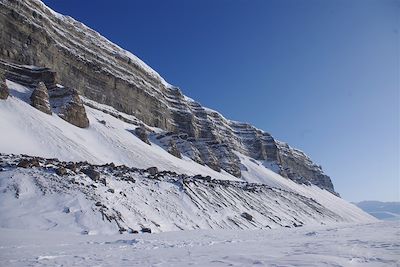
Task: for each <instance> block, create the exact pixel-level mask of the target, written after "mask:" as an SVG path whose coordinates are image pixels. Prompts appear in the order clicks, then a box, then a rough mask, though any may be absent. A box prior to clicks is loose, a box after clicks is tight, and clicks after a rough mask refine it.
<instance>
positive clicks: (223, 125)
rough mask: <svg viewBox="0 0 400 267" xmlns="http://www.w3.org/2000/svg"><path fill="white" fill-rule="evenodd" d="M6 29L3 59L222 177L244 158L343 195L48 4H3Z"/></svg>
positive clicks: (291, 156)
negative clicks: (154, 133) (39, 72)
mask: <svg viewBox="0 0 400 267" xmlns="http://www.w3.org/2000/svg"><path fill="white" fill-rule="evenodd" d="M0 23H1V25H2V26H3V27H2V31H0V37H1V42H0V52H1V53H0V59H3V60H4V61H7V62H13V63H17V64H22V65H34V66H40V67H47V68H50V69H51V70H52V71H53V75H55V76H54V77H51V75H52V72H48V73H46V77H45V81H44V82H45V83H46V85H47V87H48V88H51V87H53V86H54V83H60V84H63V85H64V86H66V87H69V88H73V89H76V90H77V91H79V92H80V93H81V94H82V95H83V96H85V97H87V98H88V99H90V100H93V101H96V102H97V103H102V104H106V105H108V106H111V107H113V108H114V109H116V110H118V111H120V112H123V113H126V114H129V115H133V116H135V117H136V118H137V119H139V120H140V121H142V122H143V123H145V124H146V125H149V126H153V127H157V128H161V129H163V130H165V131H167V132H168V138H167V140H165V142H167V144H168V143H169V142H170V141H171V140H172V141H173V142H174V143H177V145H178V148H180V150H182V151H181V153H183V154H185V155H186V156H188V157H190V158H191V159H193V160H195V161H197V162H200V163H201V164H205V165H207V166H209V167H211V168H213V169H214V170H217V171H220V170H224V171H226V172H228V173H230V174H232V175H234V176H236V177H241V176H242V168H241V165H240V159H239V158H238V156H237V155H236V152H240V153H241V154H243V155H246V156H249V157H251V158H253V159H256V160H263V161H265V162H266V165H268V166H273V168H272V169H273V170H274V171H275V172H277V173H279V174H280V175H282V176H284V177H288V178H289V179H292V180H294V181H296V182H298V183H306V184H307V183H311V184H315V185H317V186H319V187H321V188H324V189H327V190H328V191H330V192H333V193H335V190H334V187H333V184H332V182H331V179H330V178H329V177H328V176H327V175H326V174H324V172H323V171H322V169H321V167H320V166H319V165H317V164H315V163H314V162H312V161H311V159H310V158H309V157H307V155H305V154H304V153H303V152H301V151H299V150H296V149H293V148H291V147H290V146H289V145H287V144H286V143H283V142H280V141H278V140H276V139H275V138H273V137H272V136H271V135H270V134H269V133H267V132H264V131H262V130H260V129H257V128H255V127H253V126H252V125H249V124H247V123H241V122H235V121H231V120H228V119H226V118H224V117H223V116H222V115H221V114H219V113H218V112H216V111H214V110H210V109H208V108H205V107H203V106H201V105H200V104H199V103H197V102H196V101H194V100H192V99H190V98H188V97H186V96H184V95H183V94H182V92H181V90H180V89H179V88H177V87H175V86H172V85H170V84H168V83H167V82H166V81H165V80H164V79H163V78H162V77H160V75H158V74H157V73H156V72H155V71H154V70H152V69H151V68H150V67H149V66H147V65H146V64H145V63H144V62H142V61H141V60H140V59H138V58H137V57H135V56H134V55H133V54H131V53H130V52H128V51H125V50H124V49H122V48H120V47H118V46H117V45H115V44H113V43H112V42H110V41H109V40H107V39H106V38H104V37H103V36H101V35H100V34H99V33H97V32H95V31H94V30H92V29H90V28H88V27H86V26H85V25H83V24H82V23H80V22H78V21H76V20H74V19H73V18H71V17H67V16H63V15H61V14H58V13H56V12H54V11H52V10H51V9H49V8H48V7H46V6H45V5H44V4H43V3H42V2H40V1H38V0H23V1H22V0H15V1H0ZM134 32H135V31H134V29H132V31H131V32H130V34H134ZM267 101H272V100H268V99H266V102H267ZM266 119H267V118H266Z"/></svg>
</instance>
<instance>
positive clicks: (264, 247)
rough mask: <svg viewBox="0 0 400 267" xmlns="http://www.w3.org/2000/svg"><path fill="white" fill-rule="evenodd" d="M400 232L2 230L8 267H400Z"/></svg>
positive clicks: (395, 227) (365, 228)
mask: <svg viewBox="0 0 400 267" xmlns="http://www.w3.org/2000/svg"><path fill="white" fill-rule="evenodd" d="M399 235H400V225H399V224H398V223H393V222H391V223H388V222H385V223H372V224H358V225H340V226H339V225H335V226H330V227H327V226H325V227H313V228H309V227H304V228H296V229H284V228H281V229H275V230H269V231H262V230H255V231H232V230H213V231H210V230H207V231H205V230H196V231H182V232H179V233H177V232H169V233H161V234H157V235H140V236H132V235H114V236H102V235H96V236H87V235H86V236H83V235H77V234H70V233H63V232H48V231H25V230H11V229H4V228H0V236H1V237H2V238H0V265H1V266H10V267H11V266H210V267H212V266H307V267H313V266H317V267H324V266H331V267H333V266H363V267H381V266H382V267H383V266H384V267H391V266H393V267H395V266H399V265H400V257H399V255H400V241H399Z"/></svg>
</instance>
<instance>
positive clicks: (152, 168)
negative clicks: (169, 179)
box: [146, 167, 158, 175]
mask: <svg viewBox="0 0 400 267" xmlns="http://www.w3.org/2000/svg"><path fill="white" fill-rule="evenodd" d="M146 171H147V172H148V173H149V174H150V175H156V174H157V173H158V169H157V167H150V168H148V169H147V170H146Z"/></svg>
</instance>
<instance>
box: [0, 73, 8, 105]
mask: <svg viewBox="0 0 400 267" xmlns="http://www.w3.org/2000/svg"><path fill="white" fill-rule="evenodd" d="M9 94H10V93H9V92H8V87H7V84H6V78H5V75H4V72H3V71H2V70H0V99H3V100H4V99H7V98H8V95H9Z"/></svg>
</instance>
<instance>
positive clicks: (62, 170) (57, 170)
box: [56, 167, 67, 176]
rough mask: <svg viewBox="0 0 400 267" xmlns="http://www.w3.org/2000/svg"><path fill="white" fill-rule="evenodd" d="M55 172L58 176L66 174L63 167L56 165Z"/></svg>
mask: <svg viewBox="0 0 400 267" xmlns="http://www.w3.org/2000/svg"><path fill="white" fill-rule="evenodd" d="M56 174H57V175H59V176H64V175H66V174H67V170H66V169H65V168H64V167H58V168H57V169H56Z"/></svg>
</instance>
